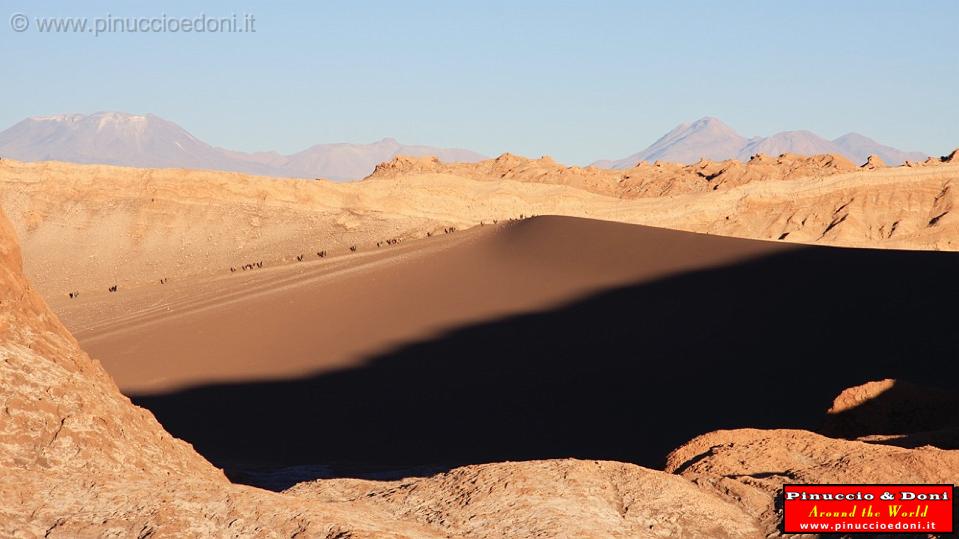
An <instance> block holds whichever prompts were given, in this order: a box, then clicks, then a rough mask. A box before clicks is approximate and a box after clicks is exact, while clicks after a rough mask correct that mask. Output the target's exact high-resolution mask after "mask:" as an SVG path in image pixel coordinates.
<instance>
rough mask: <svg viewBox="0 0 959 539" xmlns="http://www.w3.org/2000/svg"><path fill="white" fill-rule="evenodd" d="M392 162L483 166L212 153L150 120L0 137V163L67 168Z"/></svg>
mask: <svg viewBox="0 0 959 539" xmlns="http://www.w3.org/2000/svg"><path fill="white" fill-rule="evenodd" d="M396 155H415V156H421V155H435V156H436V157H438V158H439V159H440V160H442V161H447V162H453V161H468V162H473V161H480V160H482V159H486V157H485V156H483V155H480V154H478V153H475V152H471V151H469V150H460V149H451V148H434V147H430V146H408V145H404V144H400V143H399V142H397V141H395V140H393V139H383V140H381V141H378V142H374V143H371V144H318V145H316V146H312V147H310V148H308V149H306V150H303V151H302V152H298V153H295V154H292V155H281V154H279V153H276V152H255V153H245V152H236V151H231V150H226V149H223V148H218V147H215V146H211V145H209V144H207V143H205V142H203V141H202V140H199V139H197V138H196V137H194V136H193V135H191V134H190V133H188V132H187V131H186V130H185V129H183V128H182V127H180V126H178V125H177V124H175V123H173V122H170V121H168V120H164V119H163V118H160V117H158V116H154V115H152V114H145V115H137V114H127V113H123V112H98V113H95V114H59V115H54V116H36V117H32V118H27V119H26V120H23V121H21V122H19V123H17V124H16V125H14V126H12V127H10V128H9V129H7V130H6V131H3V132H0V156H3V157H10V158H12V159H18V160H21V161H45V160H56V161H69V162H73V163H102V164H110V165H122V166H132V167H177V168H199V169H213V170H227V171H235V172H246V173H250V174H265V175H271V176H288V177H294V178H328V179H332V180H351V179H358V178H363V177H365V176H366V175H368V174H369V173H370V172H372V171H373V168H374V167H375V166H376V165H377V164H378V163H380V162H382V161H388V160H390V159H392V158H393V157H394V156H396Z"/></svg>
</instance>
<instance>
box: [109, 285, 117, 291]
mask: <svg viewBox="0 0 959 539" xmlns="http://www.w3.org/2000/svg"><path fill="white" fill-rule="evenodd" d="M107 290H109V291H110V292H116V291H117V285H113V286H111V287H110V288H108V289H107Z"/></svg>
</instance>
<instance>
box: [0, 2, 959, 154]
mask: <svg viewBox="0 0 959 539" xmlns="http://www.w3.org/2000/svg"><path fill="white" fill-rule="evenodd" d="M82 4H83V5H80V3H79V2H72V1H61V2H36V1H29V2H28V1H9V0H0V6H2V8H3V9H2V13H0V17H2V19H0V24H2V28H0V63H2V66H3V67H2V69H3V72H4V76H3V79H2V83H0V88H2V89H0V97H2V100H0V129H5V128H6V127H8V126H9V125H12V124H14V123H15V122H17V121H19V120H21V119H23V118H24V117H26V116H31V115H38V114H52V113H60V112H95V111H99V110H120V111H126V112H137V113H141V112H151V113H154V114H157V115H159V116H162V117H165V118H167V119H170V120H172V121H174V122H176V123H178V124H180V125H182V126H183V127H185V128H186V129H188V130H189V131H191V132H192V133H193V134H194V135H196V136H197V137H199V138H201V139H203V140H205V141H207V142H209V143H211V144H214V145H218V146H222V147H226V148H231V149H238V150H278V151H281V152H285V153H288V152H294V151H298V150H301V149H303V148H305V147H307V146H309V145H311V144H314V143H320V142H341V141H349V142H371V141H374V140H378V139H380V138H383V137H395V138H397V139H399V140H400V141H402V142H406V143H421V144H431V145H440V146H456V147H464V148H470V149H473V150H476V151H480V152H483V153H486V154H489V155H496V154H498V153H501V152H503V151H507V150H508V151H512V152H514V153H519V154H523V155H529V156H534V157H535V156H539V155H544V154H548V155H552V156H553V157H555V158H556V159H558V160H560V161H563V162H567V163H587V162H590V161H592V160H595V159H599V158H607V157H613V158H615V157H622V156H625V155H627V154H630V153H633V152H635V151H637V150H639V149H641V148H643V147H645V146H647V145H648V144H650V143H651V142H653V141H654V140H655V139H656V138H658V137H659V136H661V135H662V134H664V133H665V132H666V131H668V130H669V129H672V128H673V127H675V126H676V125H677V124H679V123H681V122H683V121H691V120H695V119H697V118H699V117H702V116H706V115H710V116H716V117H718V118H720V119H722V120H723V121H725V122H726V123H728V124H730V125H731V126H732V127H733V128H734V129H736V130H737V131H739V132H740V133H742V134H743V135H746V136H753V135H768V134H771V133H773V132H775V131H781V130H789V129H809V130H812V131H815V132H817V133H819V134H821V135H823V136H826V137H828V138H834V137H836V136H839V135H841V134H843V133H845V132H847V131H858V132H861V133H863V134H866V135H868V136H871V137H873V138H876V139H878V140H879V141H881V142H884V143H887V144H890V145H893V146H897V147H899V148H902V149H906V150H922V151H925V152H928V153H933V154H941V153H945V152H946V151H947V150H951V149H952V148H953V147H956V146H959V100H957V96H959V60H957V51H959V32H957V31H956V30H955V24H956V22H955V21H956V19H955V8H956V6H957V4H956V2H955V0H941V1H935V0H927V1H924V2H915V3H913V2H901V1H898V2H887V1H871V2H867V1H857V0H847V1H842V2H836V1H765V2H747V1H740V2H733V1H730V2H716V1H712V2H709V1H702V2H698V1H697V2H665V1H664V2H655V3H654V2H639V1H631V2H630V1H626V2H612V1H611V2H586V1H583V2H562V1H555V0H554V1H549V2H546V1H526V2H522V1H519V0H513V1H499V0H484V1H439V0H437V1H434V2H418V1H405V2H404V1H391V2H373V1H333V0H329V1H316V2H283V1H277V2H262V3H255V2H202V1H198V2H162V3H159V2H158V3H151V4H150V5H144V4H143V3H133V2H97V1H88V2H83V3H82ZM137 4H138V5H137ZM14 13H23V14H25V15H27V16H28V17H29V18H30V19H33V18H35V17H55V16H59V17H71V16H72V17H80V16H84V17H90V18H91V19H94V18H97V17H106V16H107V15H111V16H113V17H133V16H137V17H159V16H161V15H163V14H166V15H167V17H168V18H173V17H176V18H179V17H186V18H195V17H197V16H199V15H200V14H201V13H205V14H206V15H207V16H210V17H228V16H230V15H232V14H234V13H236V14H238V15H239V16H240V17H242V16H243V15H244V14H247V13H249V14H253V15H254V16H255V19H256V22H255V28H256V32H255V33H233V34H229V33H219V34H196V33H194V34H184V33H155V34H144V33H137V34H130V33H114V34H103V35H99V36H96V37H94V36H93V35H90V34H76V33H73V34H51V33H39V32H36V31H35V30H34V29H28V30H27V31H25V32H23V33H14V32H13V31H12V30H11V26H10V24H9V19H10V16H11V15H12V14H14ZM34 26H35V24H34Z"/></svg>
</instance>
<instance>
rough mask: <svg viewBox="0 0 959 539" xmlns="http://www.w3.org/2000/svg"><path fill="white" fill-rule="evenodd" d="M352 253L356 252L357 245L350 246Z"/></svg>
mask: <svg viewBox="0 0 959 539" xmlns="http://www.w3.org/2000/svg"><path fill="white" fill-rule="evenodd" d="M350 252H353V253H355V252H356V246H355V245H350Z"/></svg>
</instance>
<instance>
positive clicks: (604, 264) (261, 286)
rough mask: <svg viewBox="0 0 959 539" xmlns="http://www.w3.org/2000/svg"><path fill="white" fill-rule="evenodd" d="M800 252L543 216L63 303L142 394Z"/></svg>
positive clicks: (297, 368)
mask: <svg viewBox="0 0 959 539" xmlns="http://www.w3.org/2000/svg"><path fill="white" fill-rule="evenodd" d="M795 248H796V247H795V246H791V245H788V244H780V243H764V242H754V241H744V240H737V239H732V238H721V237H709V236H704V235H698V234H689V233H684V232H676V231H671V230H664V229H654V228H646V227H635V226H633V225H624V224H618V223H604V222H598V221H582V220H576V219H567V218H557V217H540V218H535V219H528V220H524V221H518V222H514V223H506V224H500V225H496V226H493V225H490V226H485V227H476V228H473V229H471V230H469V231H465V232H457V233H455V234H449V235H445V234H444V235H441V236H438V237H436V238H429V239H421V240H415V241H412V242H408V243H405V244H402V245H400V246H398V247H383V248H379V249H374V250H373V251H370V252H366V253H358V254H355V255H341V256H338V257H333V258H329V259H318V258H317V257H316V256H315V255H313V256H311V257H310V260H309V261H304V262H302V263H298V264H290V265H287V266H283V267H277V268H270V269H266V270H261V271H251V272H248V273H242V272H241V273H240V274H231V275H230V276H222V277H215V278H206V279H188V280H182V281H178V282H171V283H169V284H168V285H165V286H149V287H141V288H137V289H133V290H129V291H125V293H123V294H118V295H114V294H101V295H90V296H89V297H87V296H82V297H81V298H80V299H79V300H75V301H71V300H63V299H59V300H58V302H57V303H56V305H57V309H58V311H59V312H60V316H61V317H63V319H64V320H65V322H66V324H67V325H68V327H70V328H71V330H73V332H74V334H75V335H76V336H77V338H78V339H80V342H81V344H82V345H83V346H84V348H85V349H86V350H89V351H90V352H91V353H92V354H94V355H95V356H96V357H98V358H100V359H101V360H102V361H103V362H104V365H105V366H106V367H107V369H108V370H109V371H110V372H111V374H112V375H113V377H114V379H115V380H116V381H117V383H118V384H119V385H120V388H121V389H123V390H124V391H126V392H130V393H136V394H144V393H153V392H158V391H161V390H163V391H166V390H171V389H177V388H182V387H187V386H191V385H197V384H202V383H209V382H227V381H231V382H236V381H246V380H264V379H276V378H284V377H294V376H301V375H305V374H316V373H319V372H323V371H329V370H332V369H336V368H343V367H350V366H356V365H357V364H359V363H361V362H362V361H363V360H364V359H365V358H368V357H371V356H374V355H376V354H377V353H380V352H382V351H385V350H389V349H391V348H394V347H396V346H400V345H403V344H405V343H409V342H415V341H417V340H421V339H426V338H429V337H432V336H435V335H438V334H441V333H442V332H443V331H444V330H447V329H449V328H454V327H459V326H463V325H466V324H472V323H478V322H482V321H485V320H494V319H499V318H503V317H507V316H511V315H515V314H517V313H524V312H530V311H534V310H543V309H548V308H551V307H555V306H559V305H562V304H564V303H567V302H570V301H574V300H577V299H579V298H581V297H584V296H586V295H588V294H591V293H595V292H598V291H602V290H604V289H608V288H613V287H618V286H624V285H635V284H639V283H643V282H649V281H652V280H654V279H658V278H664V277H667V276H670V275H675V274H677V273H682V272H688V271H694V270H701V269H705V268H710V267H716V266H721V265H729V264H734V263H737V262H740V261H743V260H748V259H750V258H755V257H758V256H762V255H766V254H771V253H776V252H782V251H785V250H789V249H795Z"/></svg>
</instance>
